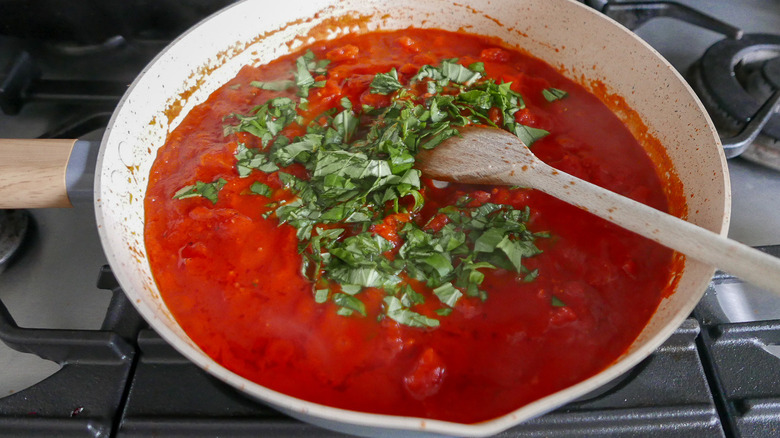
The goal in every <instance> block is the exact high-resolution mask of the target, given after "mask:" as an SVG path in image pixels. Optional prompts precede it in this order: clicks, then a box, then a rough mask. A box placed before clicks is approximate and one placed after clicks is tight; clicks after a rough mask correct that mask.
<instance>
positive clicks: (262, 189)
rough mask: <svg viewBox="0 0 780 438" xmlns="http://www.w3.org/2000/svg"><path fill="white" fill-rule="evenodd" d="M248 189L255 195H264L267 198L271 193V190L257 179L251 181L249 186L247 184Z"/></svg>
mask: <svg viewBox="0 0 780 438" xmlns="http://www.w3.org/2000/svg"><path fill="white" fill-rule="evenodd" d="M249 191H250V192H252V193H254V194H255V195H260V196H266V197H268V198H270V197H271V195H272V193H273V192H271V188H270V187H268V186H267V185H265V184H263V183H261V182H257V181H255V182H254V183H252V185H251V186H249Z"/></svg>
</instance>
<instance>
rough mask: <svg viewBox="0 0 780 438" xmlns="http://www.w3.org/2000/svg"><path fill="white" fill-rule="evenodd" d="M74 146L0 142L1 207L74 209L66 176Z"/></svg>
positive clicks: (49, 142) (55, 142) (30, 141)
mask: <svg viewBox="0 0 780 438" xmlns="http://www.w3.org/2000/svg"><path fill="white" fill-rule="evenodd" d="M75 143H76V140H62V139H45V140H39V139H23V140H22V139H0V208H46V207H71V206H72V205H71V202H70V199H68V191H67V186H66V183H65V174H66V171H67V167H68V159H69V158H70V153H71V151H72V150H73V145H74V144H75Z"/></svg>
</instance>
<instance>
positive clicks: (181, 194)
mask: <svg viewBox="0 0 780 438" xmlns="http://www.w3.org/2000/svg"><path fill="white" fill-rule="evenodd" d="M225 184H227V181H225V180H224V179H223V178H219V179H217V180H216V181H213V182H210V183H204V182H202V181H197V182H196V183H195V184H192V185H189V186H186V187H182V188H181V189H179V190H178V191H177V192H176V193H174V194H173V199H186V198H194V197H197V196H201V197H204V198H206V199H208V200H209V201H211V203H212V204H216V203H217V197H218V194H219V191H220V190H221V189H222V187H224V186H225Z"/></svg>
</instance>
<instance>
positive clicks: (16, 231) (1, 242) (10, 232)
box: [0, 210, 29, 272]
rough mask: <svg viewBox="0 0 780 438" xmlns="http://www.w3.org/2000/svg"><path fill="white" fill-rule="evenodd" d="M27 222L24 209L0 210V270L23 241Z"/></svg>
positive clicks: (1, 270) (5, 265)
mask: <svg viewBox="0 0 780 438" xmlns="http://www.w3.org/2000/svg"><path fill="white" fill-rule="evenodd" d="M28 222H29V218H28V215H27V212H26V211H24V210H0V272H3V270H5V268H6V267H7V266H8V264H9V262H10V261H11V259H12V257H13V255H14V254H16V252H17V250H18V249H19V247H20V246H21V244H22V241H24V237H25V235H26V234H27V224H28Z"/></svg>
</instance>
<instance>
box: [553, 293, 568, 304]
mask: <svg viewBox="0 0 780 438" xmlns="http://www.w3.org/2000/svg"><path fill="white" fill-rule="evenodd" d="M551 303H552V305H553V307H566V303H564V302H563V301H561V299H560V298H558V297H556V296H555V295H553V296H552V299H551Z"/></svg>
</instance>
